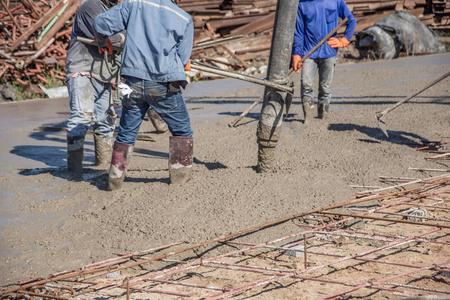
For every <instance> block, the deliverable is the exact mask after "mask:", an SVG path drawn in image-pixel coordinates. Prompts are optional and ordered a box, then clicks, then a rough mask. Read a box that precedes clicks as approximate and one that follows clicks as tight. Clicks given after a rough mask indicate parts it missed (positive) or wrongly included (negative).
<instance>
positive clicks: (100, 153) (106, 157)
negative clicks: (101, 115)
mask: <svg viewBox="0 0 450 300" xmlns="http://www.w3.org/2000/svg"><path fill="white" fill-rule="evenodd" d="M94 144H95V165H96V166H101V165H105V164H109V163H110V162H111V153H112V144H113V139H112V138H105V137H100V135H98V134H94Z"/></svg>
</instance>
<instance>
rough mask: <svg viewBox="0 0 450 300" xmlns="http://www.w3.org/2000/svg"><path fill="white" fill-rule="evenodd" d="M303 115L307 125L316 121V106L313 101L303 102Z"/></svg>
mask: <svg viewBox="0 0 450 300" xmlns="http://www.w3.org/2000/svg"><path fill="white" fill-rule="evenodd" d="M302 106H303V114H304V116H305V124H306V123H308V122H310V121H311V120H313V119H314V110H315V108H316V106H315V105H314V103H313V102H312V101H311V100H306V101H303V105H302Z"/></svg>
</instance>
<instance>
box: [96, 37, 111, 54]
mask: <svg viewBox="0 0 450 300" xmlns="http://www.w3.org/2000/svg"><path fill="white" fill-rule="evenodd" d="M105 51H106V53H107V54H108V55H112V54H113V45H112V43H111V41H110V40H109V39H108V40H107V41H106V45H105V46H104V47H98V53H100V54H102V53H103V52H105Z"/></svg>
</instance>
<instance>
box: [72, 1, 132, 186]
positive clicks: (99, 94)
mask: <svg viewBox="0 0 450 300" xmlns="http://www.w3.org/2000/svg"><path fill="white" fill-rule="evenodd" d="M119 2H120V0H119ZM116 4H117V0H84V1H83V2H82V3H81V5H80V7H79V8H78V10H77V13H76V15H75V19H74V22H73V27H72V33H71V42H70V46H69V51H68V52H67V58H66V83H67V88H68V91H69V105H70V117H69V119H68V122H67V165H68V168H69V171H71V173H72V174H73V175H74V179H76V180H80V179H82V175H83V156H84V149H83V148H84V139H85V136H86V132H87V130H88V129H89V127H90V126H91V124H93V131H94V144H95V164H96V165H102V164H105V163H109V160H110V158H111V151H112V139H113V133H114V129H115V113H114V111H113V109H112V107H111V82H114V81H115V78H116V77H115V75H114V74H111V72H110V71H109V70H108V68H107V66H106V61H105V60H104V55H103V54H102V53H99V50H98V47H96V46H91V45H88V44H84V43H82V42H80V41H78V40H77V37H84V38H89V39H94V29H93V27H92V25H93V23H94V18H95V17H96V16H97V15H99V14H100V13H102V12H104V11H107V10H108V9H109V8H111V7H112V6H114V5H116ZM124 38H125V36H124V35H123V34H121V33H118V34H117V35H115V36H113V37H111V41H113V42H114V43H115V44H117V45H119V46H120V45H121V43H122V42H123V39H124ZM111 62H112V57H108V63H111Z"/></svg>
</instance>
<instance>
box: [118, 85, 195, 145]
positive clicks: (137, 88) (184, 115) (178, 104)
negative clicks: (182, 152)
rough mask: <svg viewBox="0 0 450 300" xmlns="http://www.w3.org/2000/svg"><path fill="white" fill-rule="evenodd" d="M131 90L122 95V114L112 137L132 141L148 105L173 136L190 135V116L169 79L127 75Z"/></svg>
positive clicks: (124, 141) (126, 142)
mask: <svg viewBox="0 0 450 300" xmlns="http://www.w3.org/2000/svg"><path fill="white" fill-rule="evenodd" d="M125 83H126V84H127V85H129V86H130V87H131V89H132V90H133V92H132V93H131V94H129V95H127V96H124V97H123V99H122V105H123V109H122V116H121V117H120V128H119V134H118V135H117V139H116V141H118V142H120V143H125V144H128V145H134V143H135V142H136V138H137V135H138V133H139V127H140V126H141V124H142V120H143V119H144V116H145V114H146V112H147V110H148V109H149V108H150V107H151V108H152V109H154V110H155V111H156V112H157V113H158V114H159V115H160V116H161V118H162V119H163V120H164V121H165V122H166V123H167V126H168V127H169V131H170V133H171V134H172V135H173V136H192V135H193V133H194V132H193V131H192V128H191V120H190V118H189V113H188V110H187V107H186V103H185V102H184V99H183V95H182V93H181V90H178V91H177V92H175V91H169V83H167V82H154V81H146V80H142V79H139V78H134V77H127V78H126V80H125Z"/></svg>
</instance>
